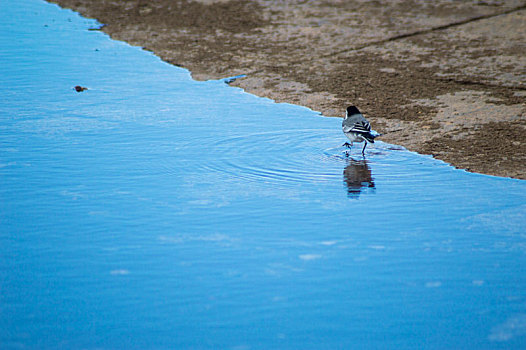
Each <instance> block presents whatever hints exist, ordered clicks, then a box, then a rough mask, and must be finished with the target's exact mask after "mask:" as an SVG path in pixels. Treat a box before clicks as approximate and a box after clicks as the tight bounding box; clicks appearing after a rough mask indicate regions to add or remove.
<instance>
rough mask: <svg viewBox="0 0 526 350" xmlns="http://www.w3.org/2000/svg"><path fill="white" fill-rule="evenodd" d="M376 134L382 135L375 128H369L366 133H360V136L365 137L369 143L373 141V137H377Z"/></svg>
mask: <svg viewBox="0 0 526 350" xmlns="http://www.w3.org/2000/svg"><path fill="white" fill-rule="evenodd" d="M378 136H382V134H380V133H379V132H377V131H375V130H371V131H369V132H367V133H363V134H362V137H363V138H364V139H366V140H367V142H370V143H374V139H375V138H377V137H378Z"/></svg>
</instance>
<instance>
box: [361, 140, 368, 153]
mask: <svg viewBox="0 0 526 350" xmlns="http://www.w3.org/2000/svg"><path fill="white" fill-rule="evenodd" d="M364 142H365V145H363V149H362V156H364V157H365V147H367V141H364Z"/></svg>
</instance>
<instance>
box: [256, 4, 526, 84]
mask: <svg viewBox="0 0 526 350" xmlns="http://www.w3.org/2000/svg"><path fill="white" fill-rule="evenodd" d="M525 9H526V4H525V5H521V6H518V7H514V8H511V9H509V10H506V11H502V12H499V13H492V14H487V15H480V16H476V17H471V18H467V19H463V20H461V21H457V22H453V23H448V24H443V25H440V26H437V27H433V28H428V29H422V30H417V31H415V32H411V33H405V34H399V35H395V36H393V37H390V38H387V39H382V40H378V41H374V42H370V43H366V44H363V45H360V46H357V47H351V48H347V49H344V50H340V51H335V52H331V53H328V54H326V55H321V56H319V58H328V57H332V56H337V55H340V54H342V53H346V52H353V51H360V50H363V49H365V48H367V47H371V46H379V45H383V44H386V43H389V42H392V41H397V40H401V39H407V38H411V37H414V36H419V35H423V34H429V33H432V32H435V31H441V30H445V29H449V28H454V27H458V26H461V25H464V24H468V23H471V22H476V21H480V20H484V19H488V18H494V17H498V16H504V15H509V14H510V13H513V12H517V11H521V10H525ZM303 62H304V61H303V60H298V61H295V62H290V63H289V64H288V65H291V64H299V63H303ZM264 71H266V69H265V68H260V69H256V70H254V71H251V72H249V73H246V74H247V75H250V74H257V73H261V72H264ZM487 85H489V84H487ZM499 86H500V85H499ZM517 89H523V88H522V87H517Z"/></svg>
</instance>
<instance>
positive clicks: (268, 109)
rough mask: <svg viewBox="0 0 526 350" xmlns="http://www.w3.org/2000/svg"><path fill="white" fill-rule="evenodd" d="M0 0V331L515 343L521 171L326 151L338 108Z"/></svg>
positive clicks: (27, 343)
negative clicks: (261, 94) (497, 173)
mask: <svg viewBox="0 0 526 350" xmlns="http://www.w3.org/2000/svg"><path fill="white" fill-rule="evenodd" d="M0 19H1V20H0V32H1V33H2V35H0V62H1V64H0V278H1V293H0V347H1V348H2V349H16V348H30V349H36V348H38V349H60V348H64V349H78V348H86V349H95V348H97V349H144V348H166V349H349V348H358V349H360V348H388V349H393V348H428V349H445V348H479V349H499V348H502V349H520V348H524V347H525V346H526V295H525V294H526V293H525V287H526V278H525V276H526V274H525V273H524V267H525V262H526V257H525V248H526V234H525V230H524V226H525V224H526V214H525V212H526V183H525V182H524V181H519V180H513V179H506V178H497V177H491V176H484V175H477V174H470V173H467V172H464V171H460V170H455V169H454V168H452V167H450V166H449V165H447V164H445V163H443V162H440V161H436V160H434V159H432V158H430V157H427V156H421V155H418V154H415V153H411V152H408V151H406V150H404V149H402V148H400V147H397V146H393V145H389V144H386V143H382V142H378V143H376V144H375V147H368V148H367V151H366V157H365V158H364V157H362V156H361V154H360V151H361V148H360V147H358V148H357V149H355V150H354V151H353V153H352V154H351V155H350V157H346V156H345V154H344V152H345V150H344V149H343V148H342V147H340V146H341V144H342V143H343V142H345V137H344V135H343V134H342V132H341V125H340V123H341V120H340V119H336V118H324V117H321V116H320V115H319V114H318V113H316V112H314V111H311V110H308V109H306V108H303V107H299V106H293V105H289V104H276V103H274V102H273V101H271V100H268V99H263V98H258V97H256V96H253V95H249V94H247V93H244V92H243V91H242V90H240V89H237V88H233V87H230V86H228V85H226V84H225V83H224V82H222V81H210V82H196V81H193V80H192V79H191V77H190V74H189V72H188V71H186V70H184V69H181V68H177V67H173V66H170V65H168V64H166V63H163V62H162V61H160V60H159V59H158V58H157V57H155V56H153V55H152V54H150V53H148V52H145V51H142V50H141V49H140V48H136V47H130V46H128V45H127V44H124V43H121V42H116V41H112V40H110V39H109V38H108V37H107V36H106V35H104V34H102V33H100V32H98V31H90V30H88V29H89V28H94V27H97V23H96V22H94V21H93V20H87V19H84V18H81V17H79V16H78V15H77V14H75V13H73V12H71V11H68V10H62V9H60V8H58V7H57V6H55V5H50V4H47V3H44V2H41V1H37V0H17V1H14V0H4V1H2V2H1V3H0ZM75 85H82V86H86V87H88V88H89V90H87V91H84V92H82V93H77V92H75V91H74V90H73V89H72V88H73V87H74V86H75ZM371 119H372V121H373V123H374V118H371Z"/></svg>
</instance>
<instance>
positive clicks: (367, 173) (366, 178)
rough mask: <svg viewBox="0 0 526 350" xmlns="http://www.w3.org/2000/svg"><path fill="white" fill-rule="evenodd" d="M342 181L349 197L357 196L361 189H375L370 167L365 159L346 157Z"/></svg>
mask: <svg viewBox="0 0 526 350" xmlns="http://www.w3.org/2000/svg"><path fill="white" fill-rule="evenodd" d="M343 182H344V183H345V186H346V187H347V196H348V197H349V198H358V197H359V196H360V193H362V191H370V190H372V191H374V190H375V185H374V179H373V177H372V175H371V169H370V168H369V165H368V164H367V160H365V159H361V160H355V159H353V158H348V164H347V166H346V167H345V169H344V170H343Z"/></svg>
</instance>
